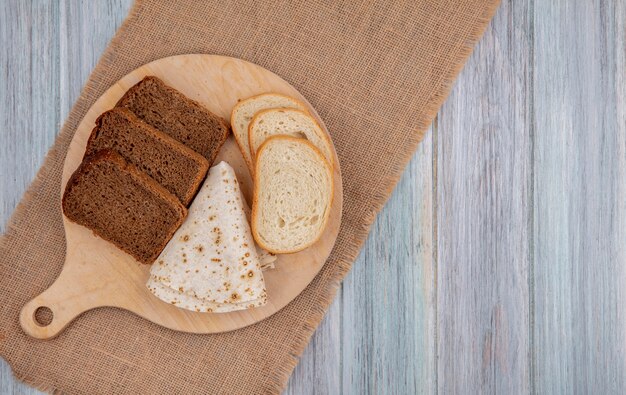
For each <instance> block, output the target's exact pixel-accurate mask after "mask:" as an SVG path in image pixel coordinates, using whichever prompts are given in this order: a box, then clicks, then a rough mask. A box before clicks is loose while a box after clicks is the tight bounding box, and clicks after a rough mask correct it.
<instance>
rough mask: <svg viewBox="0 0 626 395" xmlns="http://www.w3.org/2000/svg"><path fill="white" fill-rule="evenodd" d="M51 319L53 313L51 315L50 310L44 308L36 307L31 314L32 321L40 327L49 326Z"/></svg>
mask: <svg viewBox="0 0 626 395" xmlns="http://www.w3.org/2000/svg"><path fill="white" fill-rule="evenodd" d="M53 319H54V313H52V310H51V309H50V308H49V307H46V306H40V307H37V308H36V309H35V312H34V313H33V321H35V324H37V325H38V326H41V327H46V326H48V325H50V324H51V323H52V320H53Z"/></svg>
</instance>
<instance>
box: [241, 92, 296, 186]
mask: <svg viewBox="0 0 626 395" xmlns="http://www.w3.org/2000/svg"><path fill="white" fill-rule="evenodd" d="M263 96H280V97H282V98H285V99H289V100H293V101H294V102H296V103H298V105H300V106H301V107H302V108H307V106H306V105H305V104H304V103H303V102H302V101H301V100H298V99H295V98H293V97H291V96H287V95H283V94H282V93H276V92H265V93H260V94H258V95H254V96H251V97H248V98H246V99H242V100H239V101H238V102H237V104H235V106H234V107H233V109H232V111H231V112H230V126H231V128H232V129H233V135H234V136H235V142H236V143H237V146H238V147H239V151H241V156H243V159H244V160H245V162H246V165H247V166H248V171H249V172H250V176H252V177H254V164H253V163H252V158H253V157H252V150H250V149H248V152H250V157H247V156H246V155H244V152H245V148H246V146H248V147H250V145H249V142H248V141H242V140H241V137H240V136H239V134H238V133H236V132H235V127H234V126H233V125H235V113H236V112H237V110H238V109H239V108H240V107H241V106H242V105H244V104H245V103H249V102H251V101H253V100H258V99H259V98H262V97H263ZM248 140H249V138H248Z"/></svg>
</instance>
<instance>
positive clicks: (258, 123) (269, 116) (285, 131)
mask: <svg viewBox="0 0 626 395" xmlns="http://www.w3.org/2000/svg"><path fill="white" fill-rule="evenodd" d="M277 135H283V136H291V137H298V138H302V139H306V140H308V141H309V142H311V143H312V144H313V145H314V146H316V147H317V148H318V149H319V150H320V151H322V154H323V155H324V158H326V160H327V161H328V163H330V164H331V165H332V164H333V157H332V148H331V146H330V144H331V143H330V139H329V138H328V135H327V134H326V133H325V132H324V130H322V128H321V127H320V126H319V124H318V123H317V122H316V121H315V119H313V117H311V116H310V115H309V114H307V113H305V112H303V111H300V110H296V109H292V108H273V109H270V110H263V111H259V112H258V113H257V114H256V115H255V116H254V118H252V121H251V122H250V126H248V139H249V140H248V143H249V145H250V153H251V154H252V158H253V160H252V161H253V163H254V158H256V153H257V151H258V149H259V147H260V146H261V144H263V142H264V141H265V140H267V139H268V138H270V137H272V136H277Z"/></svg>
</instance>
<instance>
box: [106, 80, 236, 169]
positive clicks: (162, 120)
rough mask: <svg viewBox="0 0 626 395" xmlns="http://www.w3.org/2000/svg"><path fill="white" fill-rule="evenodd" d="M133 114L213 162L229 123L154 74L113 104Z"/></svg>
mask: <svg viewBox="0 0 626 395" xmlns="http://www.w3.org/2000/svg"><path fill="white" fill-rule="evenodd" d="M116 106H117V107H125V108H128V109H129V110H130V111H132V112H133V113H135V115H137V117H138V118H140V119H141V120H142V121H144V122H146V123H147V124H148V125H150V126H152V127H154V128H156V129H158V130H160V131H161V132H163V133H166V134H168V135H170V136H171V137H173V138H175V139H176V140H178V141H180V142H181V143H183V144H185V145H186V146H187V147H189V148H191V149H192V150H194V151H196V152H198V153H200V154H202V155H203V156H204V157H205V158H207V159H208V160H209V164H212V163H213V161H214V160H215V157H216V156H217V153H218V151H219V150H220V148H221V147H222V144H224V142H225V141H226V138H227V137H228V133H229V132H230V129H229V127H228V123H226V121H225V120H224V119H222V118H221V117H219V116H217V115H215V114H213V113H212V112H211V111H209V110H207V109H206V108H204V107H203V106H202V105H200V104H199V103H198V102H196V101H194V100H191V99H189V98H188V97H186V96H185V95H183V94H182V93H180V92H179V91H177V90H176V89H174V88H171V87H169V86H167V85H165V83H164V82H163V81H161V80H160V79H158V78H157V77H151V76H149V77H145V78H144V79H143V80H141V81H139V83H137V84H136V85H135V86H133V87H132V88H130V89H129V90H128V91H127V92H126V93H125V94H124V96H122V98H121V99H120V101H119V102H118V103H117V105H116Z"/></svg>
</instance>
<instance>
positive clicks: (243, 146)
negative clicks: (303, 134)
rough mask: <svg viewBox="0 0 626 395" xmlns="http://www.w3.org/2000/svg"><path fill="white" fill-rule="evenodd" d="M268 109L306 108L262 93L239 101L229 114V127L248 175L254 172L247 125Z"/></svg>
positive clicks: (298, 103)
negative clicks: (255, 116)
mask: <svg viewBox="0 0 626 395" xmlns="http://www.w3.org/2000/svg"><path fill="white" fill-rule="evenodd" d="M270 108H297V109H299V110H302V111H306V106H305V105H304V104H303V103H301V102H300V101H298V100H296V99H294V98H291V97H288V96H284V95H281V94H278V93H263V94H261V95H257V96H253V97H250V98H248V99H245V100H242V101H240V102H239V103H237V104H236V105H235V107H233V111H232V112H231V114H230V125H231V127H232V129H233V135H234V136H235V140H236V141H237V145H239V150H240V151H241V155H243V159H244V160H245V161H246V164H247V165H248V169H249V170H250V174H252V173H253V172H254V165H253V160H252V159H253V156H252V154H251V152H250V147H249V145H248V125H249V124H250V121H252V118H253V117H254V115H255V114H256V113H257V112H259V111H262V110H267V109H270Z"/></svg>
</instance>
